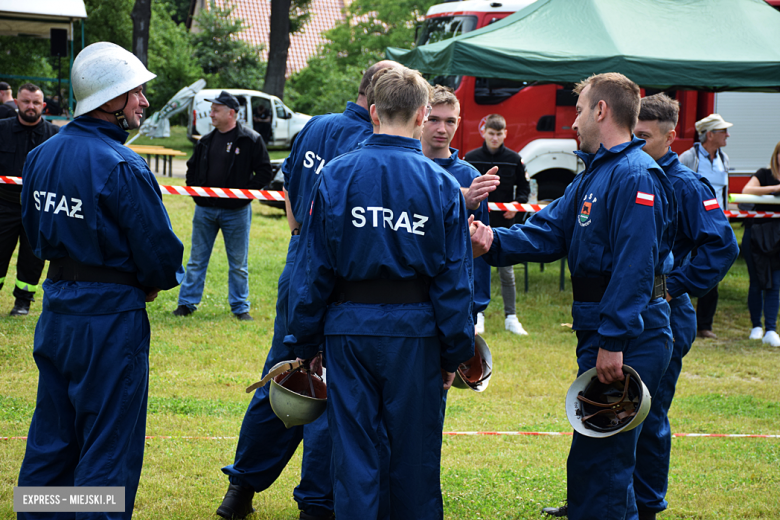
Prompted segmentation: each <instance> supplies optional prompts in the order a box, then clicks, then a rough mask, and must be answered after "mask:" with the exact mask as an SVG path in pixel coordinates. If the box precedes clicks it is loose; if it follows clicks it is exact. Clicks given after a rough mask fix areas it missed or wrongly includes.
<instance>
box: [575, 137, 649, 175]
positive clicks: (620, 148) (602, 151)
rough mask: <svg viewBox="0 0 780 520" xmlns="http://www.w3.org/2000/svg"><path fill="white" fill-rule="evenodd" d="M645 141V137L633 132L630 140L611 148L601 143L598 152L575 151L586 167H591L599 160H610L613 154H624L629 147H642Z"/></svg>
mask: <svg viewBox="0 0 780 520" xmlns="http://www.w3.org/2000/svg"><path fill="white" fill-rule="evenodd" d="M645 142H646V141H645V140H644V139H639V138H638V137H637V136H635V135H633V134H632V135H631V140H630V141H626V142H625V143H620V144H619V145H616V146H613V147H612V148H610V149H606V148H604V145H603V144H601V145H599V149H598V151H596V153H586V152H583V151H580V150H577V151H575V152H574V153H575V155H577V157H579V158H580V159H582V162H584V163H585V167H586V168H590V166H591V165H592V164H594V163H596V162H597V161H602V160H608V159H610V158H611V157H612V156H615V155H619V154H622V153H624V152H626V151H627V150H629V149H633V148H642V147H643V146H644V145H645Z"/></svg>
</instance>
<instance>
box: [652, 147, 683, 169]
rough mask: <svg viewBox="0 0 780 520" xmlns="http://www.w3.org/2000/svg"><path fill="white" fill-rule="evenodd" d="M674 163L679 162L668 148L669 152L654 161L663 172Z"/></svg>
mask: <svg viewBox="0 0 780 520" xmlns="http://www.w3.org/2000/svg"><path fill="white" fill-rule="evenodd" d="M676 162H679V160H678V158H677V154H676V153H674V152H673V151H672V149H671V148H669V151H667V152H666V153H665V154H664V156H663V157H661V158H660V159H658V160H657V161H656V163H658V166H660V167H661V169H662V170H663V171H666V170H667V169H668V168H669V167H670V166H673V165H674V163H676Z"/></svg>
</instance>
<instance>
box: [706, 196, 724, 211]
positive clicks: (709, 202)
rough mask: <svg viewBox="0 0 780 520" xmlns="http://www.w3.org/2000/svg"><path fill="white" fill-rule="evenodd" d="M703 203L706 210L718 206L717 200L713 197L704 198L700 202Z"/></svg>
mask: <svg viewBox="0 0 780 520" xmlns="http://www.w3.org/2000/svg"><path fill="white" fill-rule="evenodd" d="M702 204H704V209H705V210H707V211H712V210H713V209H717V208H719V207H720V206H719V205H718V201H717V200H715V199H710V200H705V201H703V202H702Z"/></svg>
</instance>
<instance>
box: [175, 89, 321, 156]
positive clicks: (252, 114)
mask: <svg viewBox="0 0 780 520" xmlns="http://www.w3.org/2000/svg"><path fill="white" fill-rule="evenodd" d="M222 90H223V89H203V90H201V91H200V92H198V93H197V94H196V95H195V97H194V98H193V100H192V107H191V110H190V111H189V120H188V123H187V137H188V138H189V139H190V141H193V142H195V141H197V140H198V139H200V137H201V136H203V135H206V134H207V133H209V132H211V131H212V130H213V129H214V127H213V126H212V125H211V118H210V117H209V112H210V111H211V102H209V101H206V100H207V99H214V98H216V97H217V96H219V93H220V92H222ZM224 90H225V91H227V92H229V93H230V94H233V95H234V96H236V98H237V99H238V103H239V105H240V108H239V110H238V115H237V119H238V121H239V123H241V124H243V125H245V126H248V127H249V128H252V129H254V130H255V131H256V132H257V133H259V134H260V135H261V136H262V137H263V140H264V141H265V143H266V145H267V146H268V147H279V148H290V147H291V146H292V143H293V141H294V140H295V138H296V137H297V135H298V133H299V132H300V131H301V130H302V129H303V127H304V126H305V125H306V122H307V121H308V120H309V119H311V116H307V115H306V114H299V113H298V112H293V111H292V110H291V109H289V108H288V107H287V106H286V105H285V104H284V103H282V100H281V99H279V98H278V97H276V96H271V95H270V94H266V93H265V92H260V91H258V90H245V89H224Z"/></svg>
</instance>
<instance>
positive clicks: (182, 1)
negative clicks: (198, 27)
mask: <svg viewBox="0 0 780 520" xmlns="http://www.w3.org/2000/svg"><path fill="white" fill-rule="evenodd" d="M155 3H162V4H165V6H166V7H167V8H168V11H169V12H170V13H171V18H173V21H174V22H176V23H177V24H182V23H186V22H187V17H188V16H189V14H190V0H155Z"/></svg>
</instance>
